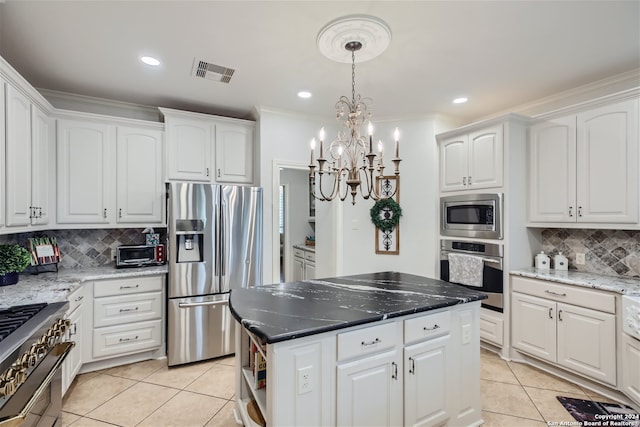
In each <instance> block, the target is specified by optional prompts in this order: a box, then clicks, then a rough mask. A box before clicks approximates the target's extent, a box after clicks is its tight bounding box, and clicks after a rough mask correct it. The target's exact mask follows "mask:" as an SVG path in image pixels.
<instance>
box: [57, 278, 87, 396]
mask: <svg viewBox="0 0 640 427" xmlns="http://www.w3.org/2000/svg"><path fill="white" fill-rule="evenodd" d="M84 299H85V286H84V285H81V286H80V287H79V288H78V289H76V290H75V291H73V292H72V293H71V294H70V295H69V310H68V311H67V315H66V316H65V317H66V318H67V319H68V320H69V321H70V322H71V324H70V325H69V328H68V329H67V333H66V337H65V340H66V341H73V342H75V346H74V347H73V349H71V351H70V352H69V355H68V356H67V358H66V359H65V361H64V362H63V365H62V394H63V395H64V394H65V393H66V391H67V390H68V389H69V386H70V385H71V383H73V379H74V378H75V377H76V375H77V374H78V372H79V371H80V368H81V367H82V346H83V345H84V337H83V334H84V310H83V308H84V304H83V303H84Z"/></svg>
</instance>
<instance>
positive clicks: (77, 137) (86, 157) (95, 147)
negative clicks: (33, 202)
mask: <svg viewBox="0 0 640 427" xmlns="http://www.w3.org/2000/svg"><path fill="white" fill-rule="evenodd" d="M112 138H113V137H112V129H111V127H110V126H108V125H105V124H101V123H92V122H83V121H76V120H58V139H57V146H58V147H57V151H58V153H57V159H58V182H57V190H58V192H57V201H58V206H57V213H58V218H57V222H59V223H71V224H73V223H91V224H104V223H108V222H110V220H111V218H113V216H114V212H112V210H113V209H108V207H109V203H108V197H109V195H110V191H112V189H111V187H110V185H109V184H110V179H111V171H112V170H115V167H114V165H113V160H112V155H111V153H112V148H113V145H114V141H113V139H112Z"/></svg>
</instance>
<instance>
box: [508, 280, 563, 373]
mask: <svg viewBox="0 0 640 427" xmlns="http://www.w3.org/2000/svg"><path fill="white" fill-rule="evenodd" d="M511 302H512V315H511V319H512V321H511V335H512V339H513V346H514V347H515V348H517V349H519V350H522V351H524V352H526V353H529V354H532V355H534V356H538V357H540V358H542V359H545V360H549V361H551V362H555V361H556V304H555V303H554V302H551V301H548V300H545V299H543V298H537V297H532V296H530V295H524V294H520V293H517V292H513V293H512V294H511Z"/></svg>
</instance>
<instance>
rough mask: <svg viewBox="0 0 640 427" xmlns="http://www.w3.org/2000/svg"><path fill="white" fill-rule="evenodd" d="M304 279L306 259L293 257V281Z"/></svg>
mask: <svg viewBox="0 0 640 427" xmlns="http://www.w3.org/2000/svg"><path fill="white" fill-rule="evenodd" d="M301 280H304V259H302V258H298V257H293V281H294V282H299V281H301Z"/></svg>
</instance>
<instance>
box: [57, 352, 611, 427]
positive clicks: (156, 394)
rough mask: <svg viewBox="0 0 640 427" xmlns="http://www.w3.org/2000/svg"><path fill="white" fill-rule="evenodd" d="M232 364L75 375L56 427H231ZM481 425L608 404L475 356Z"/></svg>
mask: <svg viewBox="0 0 640 427" xmlns="http://www.w3.org/2000/svg"><path fill="white" fill-rule="evenodd" d="M233 365H234V358H233V357H227V358H222V359H216V360H213V361H207V362H201V363H195V364H190V365H187V366H183V367H177V368H171V369H169V368H168V367H167V363H166V360H150V361H146V362H140V363H134V364H131V365H125V366H120V367H117V368H111V369H105V370H103V371H98V372H92V373H88V374H83V375H79V376H78V377H77V378H76V380H75V381H74V383H73V384H72V386H71V389H70V390H69V391H68V392H67V395H66V396H65V399H64V402H63V408H62V410H63V412H62V426H73V427H92V426H96V427H97V426H180V427H183V426H189V427H191V426H200V427H202V426H206V427H214V426H216V427H223V426H224V427H237V426H236V424H235V420H234V417H233V405H234V401H233V399H234V378H235V377H234V375H235V374H234V367H233ZM480 378H481V379H480V382H481V390H482V409H483V411H482V415H483V419H484V421H485V424H484V425H485V426H489V427H491V426H510V427H514V426H517V427H528V426H533V427H535V426H546V425H547V422H561V421H570V422H571V421H575V420H574V419H573V418H572V417H571V415H569V413H568V412H567V411H565V409H564V408H563V407H562V405H560V403H559V402H558V401H557V399H556V395H563V396H567V397H576V398H581V399H593V400H598V401H609V400H608V399H606V398H604V397H602V396H599V395H597V394H595V393H593V392H591V391H589V390H584V389H582V388H580V387H578V386H577V385H574V384H572V383H569V382H567V381H564V380H562V379H559V378H557V377H554V376H552V375H549V374H547V373H545V372H542V371H539V370H537V369H534V368H531V367H529V366H527V365H523V364H520V363H514V362H506V361H504V360H502V359H501V358H500V357H498V356H497V355H495V354H493V353H491V352H489V351H486V350H484V349H483V350H482V351H481V374H480Z"/></svg>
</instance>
